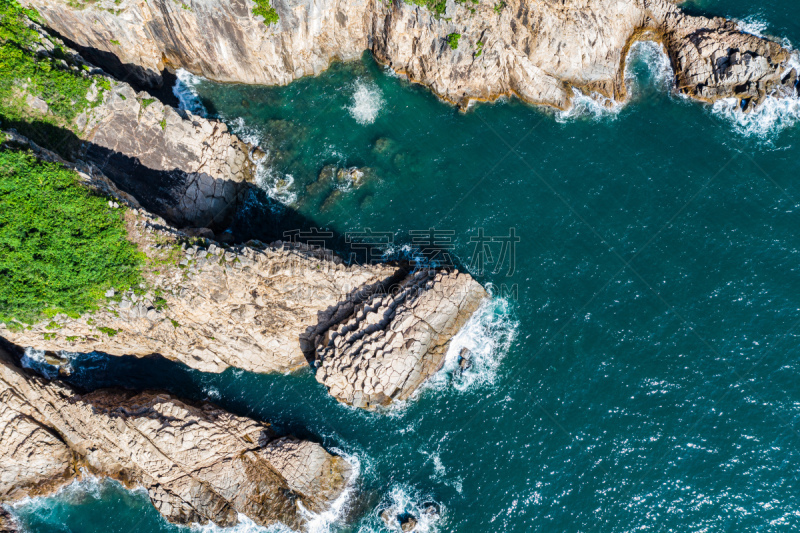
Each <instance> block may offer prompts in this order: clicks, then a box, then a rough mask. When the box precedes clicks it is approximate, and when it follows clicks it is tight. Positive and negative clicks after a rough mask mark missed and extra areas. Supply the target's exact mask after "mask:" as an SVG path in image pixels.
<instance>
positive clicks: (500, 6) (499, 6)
mask: <svg viewBox="0 0 800 533" xmlns="http://www.w3.org/2000/svg"><path fill="white" fill-rule="evenodd" d="M504 7H506V3H505V2H500V3H499V4H496V5H495V6H494V12H495V13H497V14H498V15H499V14H500V12H501V11H502V10H503V8H504Z"/></svg>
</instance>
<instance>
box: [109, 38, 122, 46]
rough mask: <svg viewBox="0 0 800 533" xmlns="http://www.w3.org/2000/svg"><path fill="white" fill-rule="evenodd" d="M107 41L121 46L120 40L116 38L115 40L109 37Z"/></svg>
mask: <svg viewBox="0 0 800 533" xmlns="http://www.w3.org/2000/svg"><path fill="white" fill-rule="evenodd" d="M108 42H110V43H111V44H113V45H114V46H121V45H120V42H119V41H118V40H116V39H111V40H110V41H108Z"/></svg>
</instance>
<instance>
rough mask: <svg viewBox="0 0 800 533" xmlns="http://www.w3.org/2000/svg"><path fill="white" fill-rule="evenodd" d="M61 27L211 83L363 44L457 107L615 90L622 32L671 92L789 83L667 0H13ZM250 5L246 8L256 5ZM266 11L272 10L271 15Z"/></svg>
mask: <svg viewBox="0 0 800 533" xmlns="http://www.w3.org/2000/svg"><path fill="white" fill-rule="evenodd" d="M24 3H25V4H26V5H29V6H32V7H35V8H36V9H37V10H38V11H39V13H40V14H41V17H42V19H43V20H44V22H45V23H46V24H47V25H48V26H49V27H51V28H53V29H55V30H56V31H57V32H59V33H60V34H61V35H63V36H65V37H66V38H68V39H70V40H71V41H72V42H74V43H77V44H78V45H80V46H82V47H86V48H87V49H90V50H93V51H95V52H96V53H98V54H101V55H102V54H105V55H111V56H114V57H116V58H118V61H119V63H121V64H122V65H125V67H126V68H127V69H128V71H129V72H130V73H131V75H132V76H133V77H134V78H136V79H137V80H138V82H139V83H141V84H143V85H145V86H147V85H149V86H159V85H160V84H162V75H161V72H162V71H164V70H165V69H178V68H184V69H186V70H188V71H190V72H193V73H195V74H199V75H202V76H205V77H207V78H209V79H212V80H218V81H223V82H242V83H257V84H285V83H289V82H290V81H292V80H294V79H297V78H299V77H301V76H306V75H311V74H318V73H319V72H321V71H322V70H323V69H325V68H326V67H327V66H328V64H329V63H330V62H331V61H333V60H345V61H346V60H352V59H355V58H357V57H358V56H360V55H361V53H362V52H363V51H364V50H369V51H371V52H372V53H373V55H374V56H375V58H376V59H378V61H380V62H382V63H385V64H386V65H388V66H389V67H391V68H392V69H394V70H395V71H396V72H399V73H402V74H405V75H407V76H408V77H409V78H410V79H411V80H413V81H416V82H419V83H422V84H424V85H426V86H428V87H430V89H431V90H432V91H433V92H434V93H436V94H437V95H439V96H440V97H442V98H444V99H447V100H449V101H452V102H455V103H458V104H459V105H462V106H466V105H467V104H468V103H469V102H470V101H472V100H493V99H495V98H497V97H499V96H502V95H508V94H515V95H517V96H519V97H520V98H522V99H523V100H526V101H528V102H532V103H536V104H544V105H548V106H553V107H556V108H560V109H566V108H569V107H570V106H571V100H572V98H573V97H574V94H575V92H576V91H577V92H581V93H584V94H597V95H601V96H603V97H606V98H610V99H614V100H618V101H620V100H624V99H625V98H626V89H625V82H624V72H625V61H626V56H627V52H628V50H629V48H630V46H631V44H632V43H633V42H635V41H637V40H642V39H648V40H655V41H658V42H660V43H662V44H663V46H664V48H665V50H666V52H667V54H668V55H669V58H670V62H671V64H672V67H673V69H674V71H675V76H676V82H677V83H676V86H677V89H678V91H680V92H681V93H683V94H685V95H687V96H689V97H692V98H695V99H698V100H702V101H706V102H713V101H715V100H717V99H720V98H726V97H736V98H738V99H739V100H740V101H741V102H742V105H743V107H748V106H752V105H757V104H758V103H760V102H761V101H763V100H764V98H766V97H767V96H769V95H773V96H778V97H780V96H785V95H793V94H795V85H796V83H797V72H796V70H795V69H794V68H793V66H792V63H791V57H790V53H789V51H788V50H787V49H785V48H783V47H782V46H781V45H780V44H778V43H776V42H773V41H770V40H767V39H764V38H761V37H758V36H754V35H750V34H747V33H744V32H742V31H741V30H740V29H739V28H738V26H737V25H736V23H734V22H732V21H728V20H725V19H721V18H706V17H700V16H690V15H687V14H685V13H684V12H683V11H682V10H681V9H680V8H679V7H678V6H676V5H675V3H673V2H670V1H668V0H621V1H619V0H537V1H535V2H528V1H525V0H503V1H499V0H498V1H494V0H489V1H487V0H478V1H472V2H466V1H462V2H457V1H454V0H446V1H445V0H438V1H436V0H427V1H422V0H418V1H402V0H398V1H393V2H382V1H377V0H356V1H354V2H345V3H342V2H338V1H335V0H321V1H311V0H273V3H272V9H274V15H273V16H272V18H271V20H270V21H265V19H264V17H263V16H262V15H256V14H254V4H253V2H252V1H251V0H187V2H184V3H180V2H172V1H170V0H150V1H148V2H141V1H138V0H98V1H96V2H94V1H93V2H84V1H83V0H77V1H67V0H55V1H50V0H25V2H24ZM256 11H258V10H256ZM275 19H277V21H275Z"/></svg>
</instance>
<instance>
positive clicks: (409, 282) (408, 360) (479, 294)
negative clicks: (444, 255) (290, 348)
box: [316, 270, 486, 409]
mask: <svg viewBox="0 0 800 533" xmlns="http://www.w3.org/2000/svg"><path fill="white" fill-rule="evenodd" d="M396 288H397V290H396V291H392V293H389V294H386V293H381V294H376V295H374V296H372V297H371V298H370V299H369V300H367V301H365V302H363V303H360V304H359V305H357V306H355V308H354V309H353V310H352V312H351V313H350V314H349V315H347V316H346V317H345V318H343V319H342V320H340V321H339V322H338V323H337V324H335V325H333V326H331V327H330V328H329V329H328V330H327V331H326V332H325V333H324V334H323V335H320V336H319V337H317V338H316V345H317V350H316V356H317V366H318V367H319V368H318V370H317V374H316V378H317V381H319V382H320V383H322V384H324V385H325V386H326V387H327V388H328V391H329V392H330V394H331V395H333V396H334V397H335V398H336V399H338V400H339V401H341V402H345V403H348V404H352V405H355V406H356V407H363V408H367V409H369V408H374V407H376V406H378V405H386V404H388V403H390V402H391V401H392V400H405V399H407V398H408V397H409V396H411V394H412V393H413V392H414V391H416V390H417V389H418V388H419V386H420V385H421V384H422V383H424V382H425V380H427V379H428V378H429V377H431V376H432V375H433V374H434V373H435V372H437V371H438V370H439V369H441V367H442V365H443V364H444V359H445V355H446V353H447V347H448V346H449V343H450V339H451V338H452V337H453V336H454V335H455V334H456V333H457V332H458V330H460V329H461V327H462V326H463V325H464V323H465V322H466V321H467V320H468V319H469V317H470V316H472V314H473V313H474V312H475V310H476V309H477V308H478V305H479V304H480V302H481V300H483V299H484V298H485V297H486V291H485V290H484V288H483V287H482V286H481V285H480V284H478V283H477V282H476V281H475V280H474V279H472V278H471V277H470V276H469V275H468V274H460V273H458V272H457V271H456V272H452V273H446V272H435V271H431V270H421V271H418V272H415V273H412V274H410V275H409V276H408V277H407V278H406V279H405V280H403V281H402V282H401V283H399V284H398V285H397V286H396Z"/></svg>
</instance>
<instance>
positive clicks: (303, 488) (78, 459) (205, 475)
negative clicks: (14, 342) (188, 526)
mask: <svg viewBox="0 0 800 533" xmlns="http://www.w3.org/2000/svg"><path fill="white" fill-rule="evenodd" d="M0 399H2V401H1V402H0V434H1V435H2V437H3V438H2V439H0V466H2V471H0V472H1V474H0V502H3V501H10V500H15V499H18V498H20V497H23V496H26V495H38V494H44V493H47V492H49V491H51V490H53V489H55V488H57V487H58V486H59V485H61V484H63V483H65V482H67V481H69V480H70V479H72V478H73V476H75V475H76V474H78V472H79V471H78V468H79V467H82V468H85V469H87V470H88V471H90V472H92V473H94V474H98V475H106V476H110V477H113V478H116V479H119V480H121V481H123V482H124V483H126V484H128V485H137V486H142V487H144V488H145V489H146V490H147V492H148V494H149V496H150V499H151V501H152V502H153V505H154V506H155V507H156V509H158V511H159V512H161V514H163V515H164V516H165V517H166V518H167V519H168V520H170V521H172V522H177V523H206V522H208V521H211V522H214V523H215V524H218V525H220V526H231V525H234V524H236V523H237V521H238V518H237V515H238V514H239V513H242V514H244V515H246V516H248V517H249V518H251V519H252V520H253V521H254V522H256V523H257V524H260V525H263V526H267V525H269V524H273V523H276V522H282V523H284V524H286V525H288V526H290V527H292V528H299V527H302V526H303V524H304V523H305V520H306V518H304V513H303V511H302V509H303V508H305V509H310V510H315V511H321V510H325V509H327V508H328V507H329V506H330V504H331V502H333V501H334V500H335V499H336V498H337V497H338V496H339V495H340V494H341V493H342V491H343V490H345V488H346V485H347V482H348V480H349V479H350V477H351V475H352V472H351V467H350V466H349V465H348V463H347V462H346V461H344V459H342V458H340V457H335V456H332V455H330V454H328V453H327V452H326V451H325V450H324V449H323V448H322V447H321V446H320V445H318V444H315V443H311V442H308V441H300V440H298V439H294V438H291V437H284V438H276V437H275V434H274V433H273V431H272V430H271V428H270V427H269V425H267V424H263V423H260V422H256V421H254V420H251V419H248V418H244V417H239V416H234V415H232V414H230V413H228V412H225V411H223V410H221V409H219V408H217V407H214V406H212V405H211V404H207V403H204V404H200V405H190V404H187V403H185V402H182V401H181V400H178V399H176V398H174V397H172V396H170V395H168V394H164V393H156V392H138V393H137V392H132V391H122V390H111V389H108V390H99V391H95V392H92V393H89V394H78V393H77V392H76V391H75V390H73V389H72V388H71V387H69V386H67V385H65V384H62V383H58V382H48V381H46V380H44V379H42V378H40V377H37V376H34V375H32V374H31V373H29V372H28V371H26V370H23V369H21V368H20V367H18V366H17V365H16V363H15V361H14V360H13V358H12V356H11V355H10V354H9V353H8V352H6V351H4V350H3V349H2V348H0ZM317 487H320V488H321V489H323V490H319V491H316V490H315V489H316V488H317ZM2 520H3V518H2V517H0V527H2Z"/></svg>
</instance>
